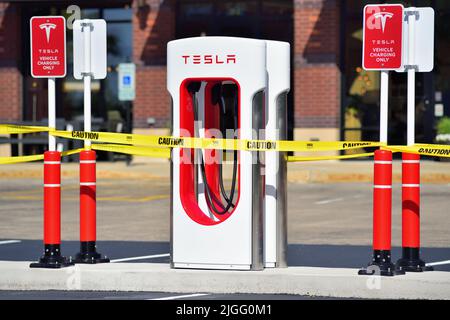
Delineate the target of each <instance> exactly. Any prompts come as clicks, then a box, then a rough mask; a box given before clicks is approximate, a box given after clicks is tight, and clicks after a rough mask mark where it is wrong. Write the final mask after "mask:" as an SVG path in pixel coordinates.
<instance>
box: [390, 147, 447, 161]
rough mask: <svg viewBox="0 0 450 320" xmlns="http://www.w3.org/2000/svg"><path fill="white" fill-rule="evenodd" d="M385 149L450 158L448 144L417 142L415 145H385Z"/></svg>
mask: <svg viewBox="0 0 450 320" xmlns="http://www.w3.org/2000/svg"><path fill="white" fill-rule="evenodd" d="M383 149H386V150H391V151H396V152H405V153H414V154H420V155H423V156H431V157H444V158H450V146H447V145H434V144H415V145H413V146H385V147H383Z"/></svg>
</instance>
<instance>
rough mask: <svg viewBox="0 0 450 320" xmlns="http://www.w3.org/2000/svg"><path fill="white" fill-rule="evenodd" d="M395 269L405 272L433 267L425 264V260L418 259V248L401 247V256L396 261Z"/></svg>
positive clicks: (428, 269)
mask: <svg viewBox="0 0 450 320" xmlns="http://www.w3.org/2000/svg"><path fill="white" fill-rule="evenodd" d="M396 268H397V270H402V271H406V272H423V271H433V270H434V269H433V267H429V266H426V264H425V261H423V260H422V259H420V248H408V247H404V248H403V249H402V258H401V259H399V260H398V261H397V264H396Z"/></svg>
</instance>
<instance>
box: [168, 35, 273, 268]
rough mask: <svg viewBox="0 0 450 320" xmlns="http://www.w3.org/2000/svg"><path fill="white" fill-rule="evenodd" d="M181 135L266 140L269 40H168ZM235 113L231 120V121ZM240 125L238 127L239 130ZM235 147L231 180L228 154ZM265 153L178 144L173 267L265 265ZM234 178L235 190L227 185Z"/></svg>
mask: <svg viewBox="0 0 450 320" xmlns="http://www.w3.org/2000/svg"><path fill="white" fill-rule="evenodd" d="M167 59H168V61H167V85H168V90H169V93H170V94H171V97H172V102H173V113H172V117H173V120H172V125H173V127H172V130H173V136H175V137H202V136H206V137H220V135H222V137H227V136H226V135H225V134H224V133H226V132H235V133H236V134H235V135H234V137H233V136H231V137H229V136H228V138H238V139H258V138H261V139H262V138H264V137H259V136H258V133H259V130H260V129H263V128H264V112H265V100H266V89H267V88H266V82H267V81H266V43H265V42H264V41H261V40H253V39H244V38H232V37H199V38H188V39H181V40H175V41H171V42H169V43H168V46H167ZM225 120H227V121H225ZM235 129H236V130H235ZM227 153H228V155H230V153H231V158H232V159H231V161H229V162H231V167H232V168H231V170H230V171H231V172H232V177H231V181H225V182H224V179H223V175H222V174H223V173H224V172H223V171H224V170H223V169H224V168H223V166H224V164H223V163H222V161H221V160H222V158H223V157H224V156H225V154H227ZM260 157H261V153H259V152H252V151H244V150H239V151H227V152H225V151H223V152H222V151H220V150H201V149H187V148H174V149H173V150H172V162H171V172H172V174H171V179H172V190H171V197H172V201H171V211H172V212H171V266H172V267H174V268H201V269H237V270H261V269H262V268H263V265H264V263H263V210H264V200H263V196H264V175H263V164H262V162H263V161H261V158H260ZM226 183H228V184H231V186H229V188H228V190H226V189H227V188H226V186H225V185H224V184H226Z"/></svg>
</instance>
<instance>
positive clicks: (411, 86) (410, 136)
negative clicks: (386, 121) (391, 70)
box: [407, 14, 416, 146]
mask: <svg viewBox="0 0 450 320" xmlns="http://www.w3.org/2000/svg"><path fill="white" fill-rule="evenodd" d="M408 26H409V30H408V42H409V50H408V65H409V69H408V100H407V103H408V111H407V125H408V129H407V132H408V133H407V144H408V146H411V145H414V143H415V124H416V121H415V113H416V101H415V99H416V90H415V89H416V88H415V84H416V70H415V68H414V65H415V52H414V51H415V47H416V46H415V33H416V16H415V15H413V14H412V15H409V16H408Z"/></svg>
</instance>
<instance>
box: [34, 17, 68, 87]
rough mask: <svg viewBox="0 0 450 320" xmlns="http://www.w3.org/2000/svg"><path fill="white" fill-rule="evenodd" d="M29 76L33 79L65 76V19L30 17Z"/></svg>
mask: <svg viewBox="0 0 450 320" xmlns="http://www.w3.org/2000/svg"><path fill="white" fill-rule="evenodd" d="M30 35H31V39H30V40H31V75H32V76H33V77H34V78H60V77H64V76H65V75H66V19H64V17H60V16H58V17H32V18H31V20H30Z"/></svg>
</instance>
